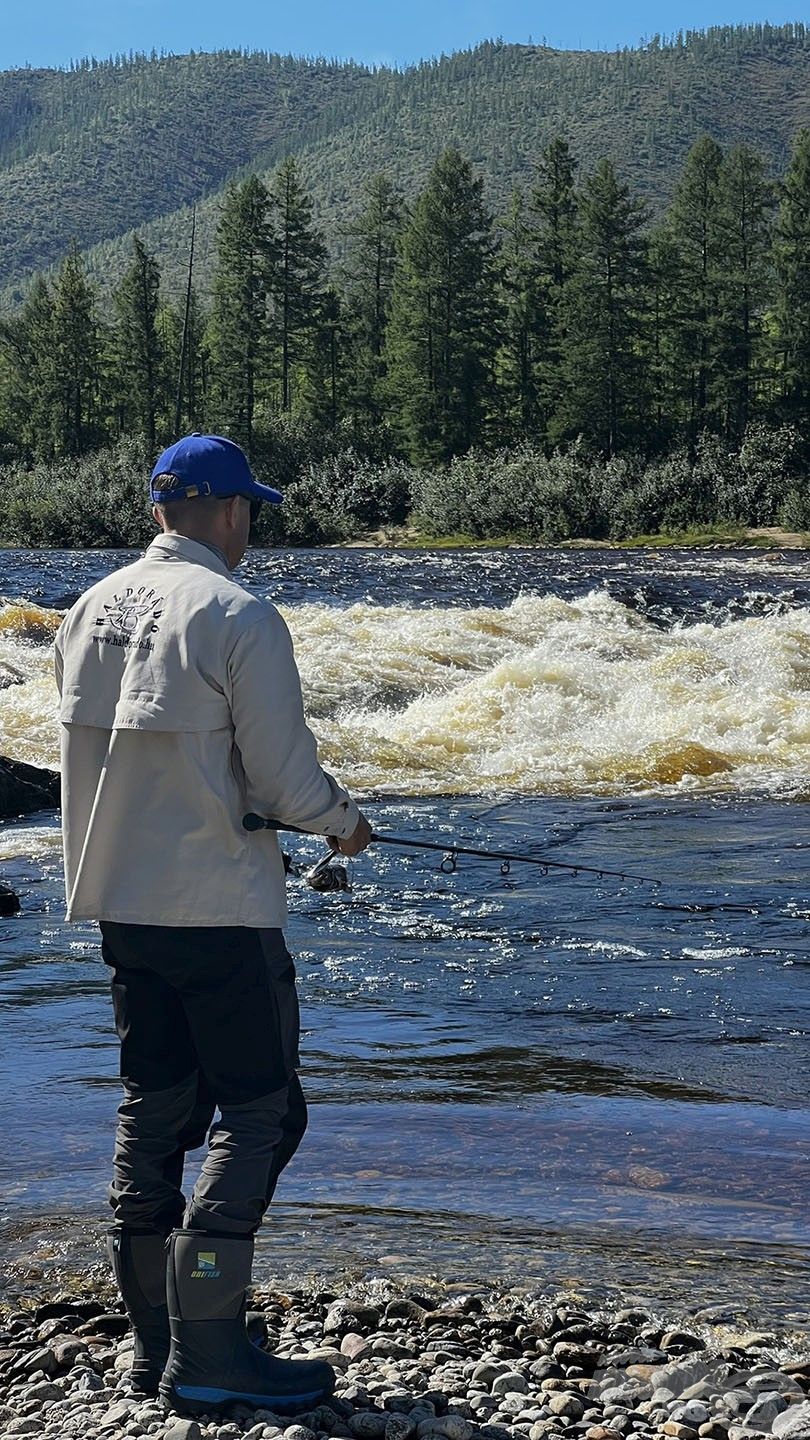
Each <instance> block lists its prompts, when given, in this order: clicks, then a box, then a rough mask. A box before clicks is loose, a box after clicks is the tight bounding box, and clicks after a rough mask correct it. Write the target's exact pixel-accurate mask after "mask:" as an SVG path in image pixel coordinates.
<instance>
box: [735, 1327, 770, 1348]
mask: <svg viewBox="0 0 810 1440" xmlns="http://www.w3.org/2000/svg"><path fill="white" fill-rule="evenodd" d="M775 1339H776V1337H775V1336H774V1335H770V1334H768V1332H767V1331H765V1330H747V1331H746V1332H745V1334H743V1335H735V1337H734V1344H735V1345H736V1346H737V1349H738V1350H767V1348H768V1346H769V1345H773V1344H774V1342H775Z"/></svg>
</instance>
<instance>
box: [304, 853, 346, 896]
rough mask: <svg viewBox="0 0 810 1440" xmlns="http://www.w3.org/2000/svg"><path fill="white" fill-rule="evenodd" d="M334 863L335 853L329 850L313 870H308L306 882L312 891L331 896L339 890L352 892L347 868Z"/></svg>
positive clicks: (305, 877)
mask: <svg viewBox="0 0 810 1440" xmlns="http://www.w3.org/2000/svg"><path fill="white" fill-rule="evenodd" d="M334 862H335V856H334V852H333V851H331V850H329V851H327V853H326V854H325V855H322V856H321V858H320V860H319V861H318V863H317V864H316V865H313V866H312V869H311V870H307V872H306V874H305V875H304V880H305V882H306V884H307V885H309V887H310V889H311V890H317V891H318V892H319V893H320V894H322V895H330V894H332V893H333V892H335V891H338V890H351V888H352V887H351V885H350V884H349V872H348V870H347V869H346V866H345V865H338V864H336V863H334Z"/></svg>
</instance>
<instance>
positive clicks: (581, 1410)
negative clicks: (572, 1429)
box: [546, 1391, 585, 1420]
mask: <svg viewBox="0 0 810 1440" xmlns="http://www.w3.org/2000/svg"><path fill="white" fill-rule="evenodd" d="M546 1403H547V1405H548V1408H549V1410H550V1411H551V1413H552V1415H564V1416H565V1417H566V1419H568V1420H581V1419H582V1417H583V1415H584V1414H585V1402H584V1400H581V1399H580V1397H579V1395H570V1394H567V1393H566V1392H565V1391H563V1393H562V1394H558V1395H554V1394H552V1395H549V1397H548V1400H547V1402H546Z"/></svg>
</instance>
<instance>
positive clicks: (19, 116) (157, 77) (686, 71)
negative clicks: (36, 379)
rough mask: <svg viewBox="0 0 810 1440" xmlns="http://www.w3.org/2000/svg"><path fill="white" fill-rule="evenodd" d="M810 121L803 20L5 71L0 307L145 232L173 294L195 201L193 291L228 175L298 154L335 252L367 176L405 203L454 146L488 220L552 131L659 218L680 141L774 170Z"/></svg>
mask: <svg viewBox="0 0 810 1440" xmlns="http://www.w3.org/2000/svg"><path fill="white" fill-rule="evenodd" d="M809 124H810V30H808V29H806V28H805V27H804V26H802V25H791V26H783V27H773V26H746V27H738V28H735V29H715V30H712V31H709V32H707V33H706V34H701V35H690V36H687V37H679V38H677V39H676V40H674V41H672V42H670V43H667V44H664V43H661V42H658V41H656V42H653V43H652V44H650V45H649V46H647V47H645V48H644V49H642V50H625V51H621V52H617V53H589V52H582V53H575V52H559V51H553V50H548V49H545V48H541V47H536V46H519V45H505V44H501V43H490V42H488V43H486V44H483V45H481V46H478V47H477V48H476V49H474V50H471V51H465V52H461V53H459V54H456V55H453V56H450V57H443V58H442V59H440V60H436V61H429V62H425V63H423V64H422V65H419V66H417V67H413V68H412V69H409V70H407V71H404V72H401V73H400V72H395V71H390V70H386V69H379V70H375V71H370V70H368V69H365V68H364V67H361V66H356V65H349V64H338V63H329V62H326V61H315V62H313V61H308V60H295V59H291V58H289V57H286V58H285V57H279V56H273V55H265V54H241V53H238V52H228V53H224V54H217V55H188V56H180V57H152V58H146V57H136V58H132V59H122V60H118V61H110V62H106V63H104V64H96V63H95V62H87V63H85V64H83V65H81V66H78V67H76V68H75V69H73V70H71V71H70V72H57V71H27V70H24V71H11V72H6V73H5V74H2V75H0V213H1V214H2V216H3V224H2V226H0V289H2V291H3V298H4V302H5V305H6V307H8V306H9V305H12V306H13V305H14V304H15V303H16V302H18V301H19V299H20V298H21V297H22V295H23V294H24V292H25V289H26V287H27V283H28V281H29V279H30V276H31V274H32V273H33V272H34V271H35V270H37V269H42V268H44V267H47V266H48V265H50V264H54V263H56V262H57V261H59V260H60V259H61V258H62V257H63V256H64V254H65V253H66V251H67V249H68V248H69V246H70V244H71V242H73V241H75V242H76V244H77V246H78V248H79V249H80V250H82V251H86V252H88V255H87V261H88V269H89V273H90V274H91V276H92V277H93V278H94V279H96V280H98V281H100V282H101V283H102V284H103V285H105V286H107V285H109V284H111V283H115V282H117V281H118V280H119V279H120V277H121V275H122V274H123V272H124V270H125V268H126V264H127V262H128V258H129V257H130V255H131V249H132V241H131V232H132V231H133V230H134V229H137V230H139V232H140V233H141V235H142V236H143V238H144V240H145V242H146V244H147V246H148V248H149V249H150V250H151V251H153V252H154V253H155V254H156V256H157V258H158V260H159V262H160V265H161V269H162V273H163V280H164V286H165V287H166V289H167V291H168V292H169V293H172V292H175V293H176V292H177V291H178V290H179V287H180V282H181V276H182V271H183V263H184V257H185V255H186V252H187V244H188V228H189V227H188V209H187V207H188V206H190V205H191V204H192V203H196V204H197V206H198V221H199V230H198V284H199V286H200V289H201V291H202V293H203V294H204V293H205V291H206V289H207V287H208V284H209V281H210V278H211V274H212V272H213V264H214V258H215V247H214V245H213V243H212V242H213V235H214V231H215V227H216V222H217V217H218V214H219V210H220V206H221V195H222V190H223V188H224V187H225V185H226V184H227V182H228V181H229V180H230V179H232V178H234V177H238V176H240V175H241V174H244V173H245V172H246V171H247V170H251V171H255V172H256V173H258V174H264V175H267V174H268V173H269V171H270V170H272V169H273V167H274V166H275V165H276V163H277V162H278V161H279V160H280V159H281V158H283V157H284V156H285V155H288V154H294V155H296V156H297V158H298V160H299V163H300V169H301V173H302V176H303V178H304V180H305V182H306V184H307V188H308V190H309V191H310V193H311V195H312V197H313V200H314V205H315V215H316V217H317V219H318V221H319V224H320V227H321V230H322V232H323V234H324V237H325V239H326V242H327V244H328V246H329V248H330V250H331V251H332V253H333V254H338V255H340V254H341V253H342V251H343V249H344V248H345V242H346V235H347V228H348V227H349V226H350V225H351V222H352V218H353V215H355V214H356V212H357V209H358V206H359V203H360V202H359V196H360V194H361V192H362V185H363V182H364V181H365V180H366V179H367V178H368V177H369V176H370V175H371V174H373V173H375V172H385V173H387V174H388V175H390V176H391V177H392V179H393V180H394V181H395V182H396V183H398V184H399V185H400V186H401V187H402V189H403V191H404V192H405V195H406V196H412V195H414V194H415V193H416V192H417V191H418V190H419V188H420V187H421V186H422V185H423V184H424V183H425V180H426V177H427V175H428V173H429V171H430V168H431V166H432V165H433V163H434V162H435V160H436V157H437V155H438V154H439V153H440V152H441V150H442V149H443V148H444V147H445V146H446V145H448V144H456V145H458V146H459V148H461V149H462V150H463V151H464V153H465V154H466V155H468V156H469V158H470V159H471V161H472V162H473V165H474V166H475V167H476V169H477V170H478V171H479V172H480V173H481V175H482V176H483V178H484V182H485V185H484V196H485V199H486V202H487V204H488V205H489V206H490V208H491V209H493V210H494V211H495V212H496V213H497V212H499V211H502V210H504V209H505V208H506V204H507V201H508V197H509V194H510V192H511V190H512V188H513V186H514V185H515V184H521V185H524V186H527V187H528V186H531V184H532V183H533V180H534V172H535V167H536V163H537V157H538V155H539V154H540V152H541V150H542V148H543V147H544V146H545V145H546V144H547V143H548V142H549V141H550V139H551V138H552V137H553V136H555V135H564V136H565V137H566V139H567V141H568V143H569V144H570V147H571V150H572V153H573V155H574V157H575V159H576V160H577V161H579V163H580V165H581V166H582V167H583V168H584V169H589V168H591V167H592V166H593V165H595V164H596V162H597V161H598V160H599V159H601V158H608V159H610V160H612V161H613V162H614V163H615V164H616V166H617V167H618V169H619V171H620V173H621V174H622V176H623V177H625V178H626V179H627V180H629V181H630V182H631V184H632V187H633V191H634V193H635V194H637V195H638V196H639V197H641V198H643V199H645V200H646V201H647V202H648V203H649V205H650V206H651V209H652V212H653V213H654V214H655V213H660V212H661V211H662V210H663V208H664V206H665V205H666V203H667V202H668V201H669V199H670V198H671V196H672V193H673V189H674V185H675V181H676V177H677V174H678V171H679V169H680V167H681V166H682V164H683V161H684V158H685V156H686V154H687V152H688V151H689V149H690V146H691V145H692V144H693V143H694V142H695V141H696V140H697V139H698V138H699V136H700V135H702V134H706V133H708V134H710V135H712V136H713V137H714V138H715V139H716V140H718V141H719V142H720V143H721V144H722V145H724V146H734V145H739V144H743V145H748V146H751V147H753V148H755V149H756V150H757V151H758V152H759V153H760V154H762V155H763V157H764V159H765V161H766V164H767V166H768V167H769V169H770V171H771V172H772V173H773V174H776V173H777V172H779V171H780V170H782V169H783V168H784V165H785V163H786V160H787V156H788V153H789V150H790V144H791V140H792V137H793V136H794V135H795V133H796V132H797V130H798V129H799V128H800V127H801V126H807V125H809Z"/></svg>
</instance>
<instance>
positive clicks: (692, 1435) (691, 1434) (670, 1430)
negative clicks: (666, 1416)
mask: <svg viewBox="0 0 810 1440" xmlns="http://www.w3.org/2000/svg"><path fill="white" fill-rule="evenodd" d="M661 1434H662V1435H672V1436H674V1440H698V1433H697V1430H696V1429H695V1428H694V1426H693V1425H680V1424H679V1423H678V1421H677V1420H665V1421H664V1424H663V1425H662V1426H661Z"/></svg>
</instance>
